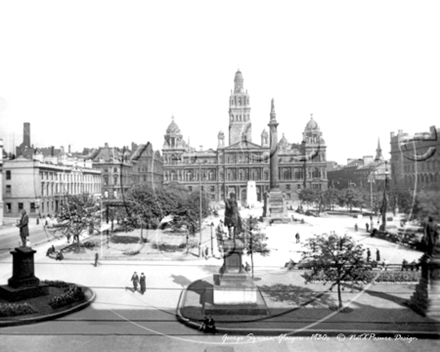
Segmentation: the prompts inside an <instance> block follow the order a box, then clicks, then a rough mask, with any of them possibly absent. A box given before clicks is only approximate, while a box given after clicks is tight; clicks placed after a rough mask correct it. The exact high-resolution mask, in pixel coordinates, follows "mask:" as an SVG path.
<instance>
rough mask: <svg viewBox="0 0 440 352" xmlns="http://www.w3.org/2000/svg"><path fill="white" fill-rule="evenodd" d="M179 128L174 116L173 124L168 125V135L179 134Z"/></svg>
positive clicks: (172, 118)
mask: <svg viewBox="0 0 440 352" xmlns="http://www.w3.org/2000/svg"><path fill="white" fill-rule="evenodd" d="M179 133H180V129H179V126H177V124H176V123H175V122H174V116H173V117H171V123H170V124H169V125H168V128H167V134H179Z"/></svg>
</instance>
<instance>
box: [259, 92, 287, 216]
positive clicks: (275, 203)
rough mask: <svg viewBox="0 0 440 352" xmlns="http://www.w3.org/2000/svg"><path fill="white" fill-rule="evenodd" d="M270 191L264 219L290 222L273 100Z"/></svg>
mask: <svg viewBox="0 0 440 352" xmlns="http://www.w3.org/2000/svg"><path fill="white" fill-rule="evenodd" d="M268 126H269V129H270V159H269V163H270V191H269V194H268V197H267V201H266V202H265V208H264V210H263V217H265V218H266V219H268V220H269V222H274V221H278V222H282V223H286V222H290V218H289V216H288V213H287V209H286V204H285V201H284V196H283V192H281V189H280V184H279V178H278V177H279V176H278V131H277V127H278V122H277V120H276V114H275V104H274V100H273V99H272V104H271V110H270V122H269V124H268Z"/></svg>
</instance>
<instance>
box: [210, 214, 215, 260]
mask: <svg viewBox="0 0 440 352" xmlns="http://www.w3.org/2000/svg"><path fill="white" fill-rule="evenodd" d="M209 226H211V255H212V256H213V255H214V243H213V240H214V238H213V234H212V231H213V227H214V223H213V222H211V225H209Z"/></svg>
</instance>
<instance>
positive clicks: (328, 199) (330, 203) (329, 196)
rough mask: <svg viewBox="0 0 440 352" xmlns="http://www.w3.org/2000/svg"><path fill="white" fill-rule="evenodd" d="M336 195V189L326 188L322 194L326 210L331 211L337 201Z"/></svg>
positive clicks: (337, 192)
mask: <svg viewBox="0 0 440 352" xmlns="http://www.w3.org/2000/svg"><path fill="white" fill-rule="evenodd" d="M338 195H339V190H337V189H336V188H327V189H326V190H325V191H324V192H323V199H324V204H325V206H326V207H327V208H328V209H330V210H333V208H334V205H335V203H336V202H337V200H338Z"/></svg>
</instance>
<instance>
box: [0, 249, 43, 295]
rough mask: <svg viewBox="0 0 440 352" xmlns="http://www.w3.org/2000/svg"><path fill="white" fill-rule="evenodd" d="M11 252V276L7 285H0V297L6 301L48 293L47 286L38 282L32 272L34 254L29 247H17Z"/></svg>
mask: <svg viewBox="0 0 440 352" xmlns="http://www.w3.org/2000/svg"><path fill="white" fill-rule="evenodd" d="M10 253H11V254H12V258H13V259H12V277H11V278H10V279H9V280H8V285H3V286H0V297H2V298H4V299H6V300H7V301H10V302H13V301H20V300H23V299H26V298H31V297H37V296H41V295H46V294H48V293H49V287H48V286H47V285H46V284H42V283H40V280H39V279H38V278H37V277H36V276H35V274H34V254H35V253H36V251H35V250H33V249H32V248H30V247H18V248H15V249H14V250H13V251H11V252H10Z"/></svg>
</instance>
